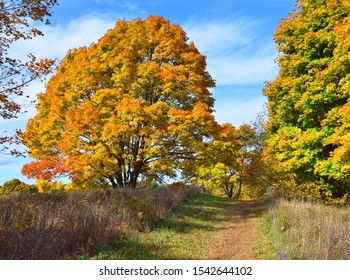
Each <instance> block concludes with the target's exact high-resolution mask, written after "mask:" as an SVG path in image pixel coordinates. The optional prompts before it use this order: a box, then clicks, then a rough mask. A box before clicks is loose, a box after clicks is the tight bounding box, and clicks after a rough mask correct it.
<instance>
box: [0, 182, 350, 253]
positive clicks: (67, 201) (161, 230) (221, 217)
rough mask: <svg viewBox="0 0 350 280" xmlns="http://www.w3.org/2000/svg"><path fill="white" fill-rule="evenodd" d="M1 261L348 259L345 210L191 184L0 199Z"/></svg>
mask: <svg viewBox="0 0 350 280" xmlns="http://www.w3.org/2000/svg"><path fill="white" fill-rule="evenodd" d="M0 201H1V203H0V213H1V214H0V258H1V259H30V260H32V259H119V260H148V259H158V260H161V259H162V260H170V259H175V260H190V259H197V260H198V259H256V260H264V259H270V260H276V259H280V260H286V259H287V260H291V259H302V260H303V259H319V260H330V259H331V260H332V259H350V253H349V250H348V247H349V244H350V237H349V236H350V235H349V232H350V209H349V207H347V206H343V207H339V206H337V207H335V206H328V205H323V204H320V203H315V202H306V201H298V200H290V201H288V200H283V199H275V198H272V197H265V198H261V199H257V200H234V199H229V198H224V197H219V196H212V195H209V194H204V193H201V192H200V191H199V190H198V189H196V188H192V187H187V188H155V189H139V190H130V189H126V190H118V191H116V190H114V191H113V190H94V191H78V192H56V193H51V194H16V193H13V194H10V195H3V196H1V197H0Z"/></svg>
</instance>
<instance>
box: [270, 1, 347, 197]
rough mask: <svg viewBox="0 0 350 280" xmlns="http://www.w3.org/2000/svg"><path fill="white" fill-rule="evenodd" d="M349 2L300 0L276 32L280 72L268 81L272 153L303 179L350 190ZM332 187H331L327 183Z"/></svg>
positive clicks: (338, 190) (340, 191) (340, 192)
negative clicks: (274, 78) (349, 122)
mask: <svg viewBox="0 0 350 280" xmlns="http://www.w3.org/2000/svg"><path fill="white" fill-rule="evenodd" d="M349 4H350V3H349V1H342V2H341V3H340V2H339V1H335V0H327V1H326V0H317V1H310V0H305V1H299V2H298V7H299V10H297V11H295V12H293V13H292V14H290V16H289V17H288V18H287V19H286V20H284V21H282V22H281V24H280V25H279V27H278V28H277V30H276V33H275V41H276V43H278V45H279V46H278V50H279V52H280V56H279V60H278V61H279V66H280V73H279V77H278V78H277V79H276V80H275V81H273V82H271V83H267V85H266V87H265V90H264V92H265V95H266V96H267V97H268V100H269V103H268V105H269V116H270V120H269V130H270V132H271V139H270V140H269V145H268V147H267V155H269V157H271V158H274V159H275V160H277V164H276V166H279V167H280V168H279V169H280V170H284V171H285V172H287V173H288V172H289V173H293V174H296V181H297V183H300V184H302V183H307V182H311V183H312V182H319V183H320V184H325V185H333V194H334V195H335V196H339V195H340V196H341V195H343V194H345V193H347V192H349V191H350V189H349V187H348V182H349V179H350V176H349V175H348V174H349V173H347V171H348V167H347V166H348V162H349V161H348V158H347V156H346V155H347V154H348V151H349V146H346V140H345V138H346V137H347V135H348V128H347V127H348V121H349V119H348V118H347V114H348V110H347V109H346V108H348V107H349V105H348V104H349V99H348V98H349V91H348V88H349V86H348V85H349V84H348V80H349V77H348V76H349V75H348V73H349V71H350V68H349V59H348V56H349V54H348V50H349V48H348V46H349V44H348V43H349V39H348V38H349V36H348V32H349V30H350V25H349V23H350V22H349V12H350V5H349ZM327 188H328V187H327ZM328 189H329V188H328Z"/></svg>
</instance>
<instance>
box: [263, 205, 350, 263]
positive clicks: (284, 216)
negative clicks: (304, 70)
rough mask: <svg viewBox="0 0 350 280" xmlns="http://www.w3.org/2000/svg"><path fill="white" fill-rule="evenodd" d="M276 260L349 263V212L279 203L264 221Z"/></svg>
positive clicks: (271, 250)
mask: <svg viewBox="0 0 350 280" xmlns="http://www.w3.org/2000/svg"><path fill="white" fill-rule="evenodd" d="M264 224H265V227H267V230H266V231H265V236H267V237H268V238H267V239H268V240H269V241H268V242H269V243H270V245H271V246H270V252H271V253H272V254H274V255H275V256H274V258H276V259H282V260H293V259H299V260H349V259H350V250H349V246H350V208H349V206H342V207H340V206H330V205H324V204H322V203H315V202H307V201H301V200H290V201H288V200H284V199H278V200H276V201H275V202H274V203H273V204H272V205H271V209H270V211H269V213H268V214H267V215H265V217H264Z"/></svg>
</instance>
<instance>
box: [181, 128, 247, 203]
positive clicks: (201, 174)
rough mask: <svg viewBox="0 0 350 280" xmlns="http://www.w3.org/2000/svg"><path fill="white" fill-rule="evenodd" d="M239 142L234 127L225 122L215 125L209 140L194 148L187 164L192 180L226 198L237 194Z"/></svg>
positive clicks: (239, 183)
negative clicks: (189, 165)
mask: <svg viewBox="0 0 350 280" xmlns="http://www.w3.org/2000/svg"><path fill="white" fill-rule="evenodd" d="M243 166H244V159H243V157H242V145H241V142H240V139H239V133H238V130H237V129H236V128H235V127H234V126H232V125H231V124H229V123H225V124H223V125H217V126H216V129H215V132H214V133H213V134H212V138H211V139H210V141H208V142H206V143H204V144H203V145H202V147H201V148H200V149H199V150H198V153H197V157H196V162H193V163H192V165H191V167H192V168H189V170H190V171H188V172H189V174H190V175H192V181H193V182H195V183H196V184H199V185H200V186H202V187H204V188H207V189H211V190H213V191H214V193H218V194H224V195H226V196H228V197H229V198H232V197H235V198H238V197H239V196H240V194H241V190H242V183H243V177H242V174H243V169H244V168H243Z"/></svg>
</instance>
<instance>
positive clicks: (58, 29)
mask: <svg viewBox="0 0 350 280" xmlns="http://www.w3.org/2000/svg"><path fill="white" fill-rule="evenodd" d="M115 22H116V20H112V19H111V18H110V17H109V16H108V15H101V14H89V15H86V16H83V17H79V18H77V19H74V20H72V21H71V22H69V23H68V25H56V26H43V27H41V30H42V31H43V33H44V34H45V35H44V36H40V37H36V38H34V39H32V40H26V41H21V42H17V43H16V44H14V45H13V47H12V48H11V55H12V54H13V55H16V56H17V57H20V58H25V57H26V55H27V54H28V53H33V54H34V55H35V56H37V57H38V58H46V57H49V58H58V59H61V58H63V56H64V55H65V54H66V52H67V51H68V50H69V49H72V48H78V47H81V46H86V45H87V46H88V45H90V44H91V43H93V42H96V41H97V40H98V39H99V38H100V37H102V36H103V34H105V33H106V31H107V30H108V29H109V28H112V27H113V26H114V24H115Z"/></svg>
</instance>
